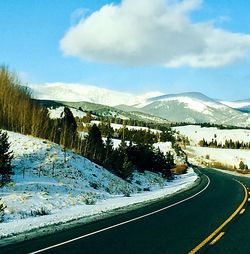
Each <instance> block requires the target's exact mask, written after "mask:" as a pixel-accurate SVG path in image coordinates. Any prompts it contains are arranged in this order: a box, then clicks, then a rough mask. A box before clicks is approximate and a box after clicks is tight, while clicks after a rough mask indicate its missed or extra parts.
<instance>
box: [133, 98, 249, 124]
mask: <svg viewBox="0 0 250 254" xmlns="http://www.w3.org/2000/svg"><path fill="white" fill-rule="evenodd" d="M136 108H138V110H141V111H143V112H145V113H149V114H152V115H156V116H159V117H162V118H165V119H168V120H170V121H174V122H190V123H204V122H207V123H217V124H226V125H236V126H249V125H250V114H247V113H243V112H240V111H238V110H235V109H233V108H231V107H228V106H227V105H224V104H222V103H219V102H218V101H216V100H213V99H211V98H209V97H207V96H205V95H203V94H201V93H181V94H170V95H163V96H158V97H154V98H149V99H147V100H145V101H144V102H143V103H141V104H137V105H136Z"/></svg>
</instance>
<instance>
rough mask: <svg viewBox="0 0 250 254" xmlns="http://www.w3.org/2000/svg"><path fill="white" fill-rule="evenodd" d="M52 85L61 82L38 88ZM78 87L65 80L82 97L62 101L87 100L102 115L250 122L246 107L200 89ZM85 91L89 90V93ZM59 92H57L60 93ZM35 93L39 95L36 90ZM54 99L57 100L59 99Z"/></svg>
mask: <svg viewBox="0 0 250 254" xmlns="http://www.w3.org/2000/svg"><path fill="white" fill-rule="evenodd" d="M39 87H41V86H37V87H36V89H35V90H34V91H35V94H36V91H37V89H38V90H39ZM51 87H52V91H51ZM54 87H57V89H58V88H61V83H55V84H52V85H50V84H47V86H45V87H43V90H42V92H41V91H40V95H41V94H43V96H45V95H46V94H49V95H50V96H51V97H53V96H54V92H55V90H53V88H54ZM78 88H79V85H75V86H74V85H72V87H71V86H70V84H68V85H67V86H66V90H67V91H68V90H70V89H73V90H72V91H73V92H72V94H73V95H74V94H76V96H78V97H77V98H84V99H86V100H84V101H78V102H76V101H75V102H67V103H66V102H65V100H62V101H64V104H68V105H69V104H70V105H71V106H73V107H75V106H76V105H75V106H74V104H77V105H78V106H77V107H79V105H80V104H81V103H85V104H86V103H89V105H91V106H92V107H91V110H98V111H99V112H101V114H103V115H105V116H109V115H110V116H112V115H113V114H114V115H116V116H117V115H119V114H121V115H126V114H125V112H127V113H128V114H130V112H134V113H136V114H138V115H139V114H148V116H150V117H151V118H152V119H153V118H154V117H156V118H161V119H166V120H168V121H171V122H189V123H212V124H224V125H232V126H242V127H249V126H250V113H249V112H250V110H249V111H248V108H245V109H244V108H241V107H239V108H237V107H236V106H237V105H236V104H237V102H231V104H230V103H226V101H221V100H216V99H212V98H210V97H208V96H206V95H204V94H202V93H200V92H186V93H179V94H162V93H160V92H152V93H146V94H142V95H132V94H128V93H121V92H117V91H112V90H108V89H103V88H100V89H99V88H97V87H94V88H93V89H94V90H91V89H90V88H89V86H87V90H88V89H90V90H88V91H87V92H86V94H84V95H82V94H81V93H82V92H83V91H84V89H86V86H83V87H82V88H81V89H80V90H79V89H78ZM77 89H78V90H77ZM56 91H57V90H56ZM93 91H95V92H93ZM62 93H63V96H64V98H69V99H70V98H72V97H71V96H72V94H71V95H69V97H67V96H68V94H67V93H66V94H65V90H63V89H62V91H61V94H62ZM89 93H91V96H90V95H89ZM61 94H59V95H57V96H60V95H61ZM36 95H37V96H38V97H39V93H37V94H36ZM152 95H153V96H152ZM88 96H90V97H88ZM119 96H121V97H119ZM56 98H58V97H56ZM54 100H55V101H57V102H60V101H61V100H56V99H54ZM66 101H67V100H66ZM100 101H101V103H100ZM247 101H248V100H244V102H242V101H241V102H238V103H245V104H246V105H247V107H248V104H247V103H248V102H247ZM223 102H224V103H223ZM91 103H92V104H91ZM85 104H84V105H85ZM245 104H244V105H245ZM241 105H243V104H241ZM100 107H101V108H100ZM249 108H250V105H249ZM86 110H87V109H86ZM88 110H90V109H88ZM128 117H131V116H128Z"/></svg>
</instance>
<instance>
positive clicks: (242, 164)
mask: <svg viewBox="0 0 250 254" xmlns="http://www.w3.org/2000/svg"><path fill="white" fill-rule="evenodd" d="M239 168H240V169H241V170H244V169H245V164H244V162H243V161H240V164H239Z"/></svg>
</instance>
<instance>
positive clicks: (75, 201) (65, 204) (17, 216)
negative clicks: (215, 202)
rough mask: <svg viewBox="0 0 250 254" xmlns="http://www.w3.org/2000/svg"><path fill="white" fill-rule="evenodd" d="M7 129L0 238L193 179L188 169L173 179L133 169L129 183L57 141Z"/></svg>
mask: <svg viewBox="0 0 250 254" xmlns="http://www.w3.org/2000/svg"><path fill="white" fill-rule="evenodd" d="M8 134H9V137H10V142H11V149H12V150H13V151H14V162H13V164H14V166H15V168H14V171H15V175H14V176H13V178H12V179H13V181H12V182H10V183H9V184H8V185H7V186H5V187H2V188H0V197H2V202H3V203H4V204H5V205H7V208H6V211H5V215H4V217H3V222H2V223H0V238H3V237H7V236H11V235H15V234H18V233H21V232H25V231H28V230H31V229H38V228H42V227H44V226H48V225H53V224H62V223H64V222H68V221H72V220H75V219H79V218H82V217H89V216H93V215H100V214H105V213H108V212H110V211H112V210H114V209H117V208H121V207H127V206H129V205H133V204H138V203H143V202H147V201H149V200H155V199H158V198H162V197H164V196H168V195H171V194H173V193H175V192H177V191H180V190H183V189H186V188H188V187H190V186H191V185H193V184H194V182H195V180H196V179H197V175H196V174H195V173H194V172H193V170H192V169H189V170H188V173H187V174H185V175H181V176H176V179H175V180H174V181H172V182H168V181H166V180H165V179H163V178H162V177H161V176H160V175H158V174H154V173H151V172H145V173H143V174H141V173H138V172H137V173H134V175H133V177H132V179H131V181H130V183H129V182H126V181H124V180H122V179H120V178H119V177H117V176H115V175H113V174H111V173H110V172H109V171H107V170H106V169H104V168H102V167H100V166H98V165H96V164H94V163H92V162H90V161H89V160H87V159H86V158H84V157H81V156H79V155H77V154H74V153H73V152H71V151H69V150H68V151H66V153H64V152H63V151H62V149H61V147H60V146H59V145H56V144H53V143H51V142H48V141H44V140H41V139H37V138H33V137H30V136H23V135H21V134H17V133H13V132H8ZM161 146H162V147H164V145H163V144H161ZM165 147H169V144H166V145H165Z"/></svg>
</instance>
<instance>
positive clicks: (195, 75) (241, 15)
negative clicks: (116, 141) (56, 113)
mask: <svg viewBox="0 0 250 254" xmlns="http://www.w3.org/2000/svg"><path fill="white" fill-rule="evenodd" d="M125 1H127V2H128V3H127V5H126V6H125V4H124V6H123V7H121V5H120V4H121V2H120V1H108V0H98V1H94V0H63V1H62V0H52V1H51V0H22V1H20V0H8V1H0V31H1V33H0V49H1V53H0V62H1V63H2V64H6V65H8V66H9V67H10V69H11V70H14V71H16V72H18V73H19V74H20V76H21V78H22V80H23V81H25V82H28V83H39V84H42V83H45V82H65V83H69V82H70V83H83V84H92V85H96V86H100V87H105V88H110V89H114V90H119V91H126V92H133V93H142V92H148V91H156V90H157V91H161V92H164V93H177V92H187V91H199V92H202V93H205V94H206V95H208V96H210V97H215V98H222V99H228V100H229V99H230V100H237V99H246V98H250V89H249V81H250V58H249V52H250V43H249V41H250V39H249V35H250V25H249V24H250V16H249V15H248V12H249V9H250V2H249V1H245V0H244V1H243V0H228V1H223V0H220V1H218V0H217V1H216V0H203V1H202V2H201V1H198V0H185V1H184V2H186V3H188V5H187V6H188V7H185V6H184V7H183V6H182V5H180V2H183V1H175V2H176V6H175V7H174V8H175V9H171V12H169V13H170V14H171V15H172V13H173V12H175V11H176V15H173V17H172V19H173V20H174V21H173V22H175V19H177V20H178V21H180V20H181V24H182V25H183V27H188V29H189V30H188V29H187V31H184V30H181V33H182V34H181V37H180V38H182V39H183V38H184V41H183V43H182V42H181V43H180V45H179V46H178V48H175V45H173V44H175V42H177V44H179V41H178V40H177V41H176V40H174V38H172V37H174V36H173V34H171V35H172V36H171V38H172V39H173V40H172V39H171V40H170V42H172V44H171V45H168V43H169V41H168V39H169V37H166V36H165V35H166V34H167V33H168V32H169V31H170V28H169V26H167V22H168V21H164V22H165V23H164V25H163V28H162V27H161V28H159V26H157V25H156V24H157V23H154V25H155V26H157V27H156V28H157V33H155V32H153V34H155V36H156V37H157V39H155V40H151V39H152V38H150V36H151V34H150V32H149V33H148V34H146V33H145V31H148V30H147V29H148V27H146V28H145V27H144V26H143V24H142V21H141V19H139V18H138V15H139V17H141V16H140V15H141V12H140V11H139V9H141V8H140V6H133V4H132V2H133V1H131V0H125ZM138 1H139V0H138ZM140 1H141V3H143V1H146V2H148V3H149V2H150V1H151V2H150V3H149V4H148V9H145V10H143V11H144V13H146V12H147V11H148V10H150V14H149V16H147V17H145V20H147V21H148V22H149V24H150V25H151V23H150V18H151V17H152V16H153V15H156V13H158V11H159V10H158V9H157V8H158V7H159V6H160V4H162V2H164V0H159V1H158V0H157V1H156V0H140ZM134 2H135V1H134ZM156 2H159V6H155V5H156V4H154V3H156ZM166 2H169V1H166ZM172 2H174V1H172ZM110 3H113V6H115V7H117V8H118V9H117V8H116V9H114V8H113V9H112V8H111V9H110V10H106V11H102V12H100V11H99V10H100V8H102V7H103V6H104V5H107V4H110ZM138 3H139V2H138ZM178 3H179V5H178ZM143 6H144V5H143ZM190 6H191V7H190ZM119 7H120V9H119ZM156 7H157V8H156ZM168 7H169V6H167V7H166V10H167V8H168ZM143 8H144V7H143ZM153 8H155V9H156V10H155V12H154V13H151V10H152V9H153ZM169 8H170V7H169ZM171 8H172V7H171ZM181 8H182V9H181ZM183 8H185V10H184V11H183ZM128 10H131V14H130V12H129V11H128ZM173 10H174V11H173ZM113 12H114V15H113ZM115 12H117V13H115ZM134 12H135V14H133V13H134ZM110 13H111V14H110ZM95 14H96V15H95ZM108 14H110V15H113V16H111V17H112V18H113V20H114V21H115V23H114V24H115V25H116V24H119V25H121V27H123V26H124V24H126V18H127V20H129V22H134V23H133V24H134V27H135V28H134V30H133V29H132V30H131V27H127V30H125V31H126V33H127V34H124V33H125V32H123V33H122V32H121V29H119V28H118V30H115V29H114V31H113V27H114V24H113V23H112V22H111V24H110V22H107V23H106V21H105V18H106V16H108ZM93 15H95V18H92V16H93ZM162 15H163V16H164V17H167V20H168V12H167V11H166V12H165V13H164V12H163V13H162ZM120 16H122V18H121V17H120ZM155 17H156V16H154V19H155ZM186 17H188V21H187V22H186V21H185V18H186ZM143 18H144V17H143ZM143 18H142V19H143ZM183 18H184V21H183ZM80 19H83V21H82V27H83V26H84V29H85V30H84V31H85V32H83V33H84V34H81V33H82V31H83V30H81V31H80V32H79V31H78V30H77V29H76V28H77V24H78V23H79V22H80ZM115 19H117V20H115ZM103 20H104V21H105V22H103ZM131 20H132V21H131ZM152 20H153V19H152ZM86 21H88V23H87V22H86ZM185 22H186V23H185ZM205 23H206V24H207V23H208V24H210V25H209V27H206V28H205V29H204V33H202V32H201V30H202V29H199V31H198V32H197V31H196V30H195V29H196V28H194V27H195V26H194V25H195V24H205ZM100 24H101V25H102V30H100V31H99V30H98V29H100V28H97V30H96V31H97V33H96V34H94V35H93V34H91V31H93V27H94V26H96V25H97V27H100ZM174 24H175V23H174ZM187 25H188V26H187ZM91 26H92V27H91ZM70 27H72V28H73V30H74V31H73V32H71V33H70V32H69V29H70ZM152 27H153V25H152ZM153 28H154V27H153ZM154 29H155V28H154ZM160 29H162V30H160ZM181 29H183V28H181ZM206 29H207V30H206ZM217 29H220V31H223V32H226V33H228V34H226V36H225V41H224V40H223V39H221V38H224V37H223V33H222V34H219V35H218V36H217V35H213V34H214V31H215V30H216V31H217ZM94 31H95V30H94ZM98 31H99V32H98ZM103 31H104V32H103ZM117 31H118V32H117ZM134 31H139V32H140V34H141V37H143V36H146V37H145V38H146V39H145V40H146V41H147V39H148V40H149V41H148V44H150V46H149V47H148V48H145V50H144V49H143V47H144V41H143V40H141V38H138V39H137V37H136V36H135V38H132V37H133V35H134ZM152 31H153V30H151V32H152ZM154 31H155V30H154ZM171 32H172V30H171ZM116 33H120V34H118V35H117V34H116ZM130 33H131V34H130ZM209 33H211V36H213V37H211V36H210V35H209ZM164 34H165V35H164ZM183 34H184V35H185V36H183ZM238 34H242V35H243V37H242V38H238V37H237V35H238ZM126 35H127V37H126ZM191 35H192V36H193V35H194V36H195V37H194V43H193V45H192V38H193V37H192V36H191ZM227 35H228V36H227ZM235 35H236V37H237V38H234V37H235ZM91 36H92V37H91ZM199 36H200V37H202V39H201V38H200V37H199ZM189 37H190V38H189ZM204 37H205V38H206V41H207V40H210V39H211V38H212V41H213V44H211V45H209V46H204V41H205V40H204V41H203V38H204ZM78 38H79V40H78ZM106 38H108V42H109V45H107V43H106V42H107V40H106ZM124 38H125V39H124ZM186 38H189V40H187V41H185V40H186ZM231 39H232V40H233V41H232V43H231V42H230V40H231ZM122 40H123V41H125V42H124V45H123V41H122ZM140 40H141V41H140ZM157 40H158V41H157ZM163 40H166V44H165V45H164V44H163V43H162V42H160V41H163ZM179 40H180V39H179ZM86 41H87V42H86ZM190 41H191V42H190ZM116 42H118V44H115V43H116ZM121 42H122V43H121ZM137 43H138V44H137ZM188 43H189V44H190V45H189V46H188V47H185V48H183V46H182V44H188ZM121 44H122V45H121ZM135 44H136V46H135V48H137V49H138V47H139V48H140V52H139V53H138V52H134V51H133V50H134V49H135V48H133V50H132V51H131V52H132V53H131V52H130V51H129V50H128V49H131V47H134V45H135ZM148 44H147V45H148ZM196 44H197V50H196V48H195V47H196ZM215 44H216V45H215ZM217 44H219V46H220V47H219V46H218V48H217ZM230 44H232V45H233V46H231V45H230ZM114 45H117V48H119V49H120V51H119V50H116V46H114ZM131 45H132V46H131ZM202 45H203V46H204V47H203V46H202ZM234 45H235V46H234ZM209 47H211V48H209ZM224 47H226V48H227V51H226V52H223V54H222V55H221V56H219V57H214V54H215V53H214V52H219V53H220V51H218V49H224ZM166 48H169V51H168V50H166ZM205 48H206V50H207V48H208V55H209V56H207V54H206V55H204V57H205V60H204V61H203V60H201V61H200V60H199V56H200V54H203V51H204V50H205ZM234 48H236V49H237V50H236V51H234ZM123 49H124V50H123ZM161 50H162V52H161ZM189 50H191V51H192V57H191V58H190V59H189V58H187V57H186V56H187V52H189ZM175 51H176V53H175V54H172V52H175ZM222 51H223V50H222ZM103 52H105V53H103ZM184 54H185V55H184ZM204 54H205V53H204ZM239 54H240V56H239ZM155 55H158V57H156V58H155V59H154V56H155ZM151 56H152V57H151ZM183 56H185V58H183ZM227 56H230V59H229V60H228V61H227V62H224V61H220V58H221V59H223V58H225V59H226V57H227ZM211 57H212V60H211ZM183 59H184V60H183ZM202 59H203V58H202ZM211 61H212V62H211ZM144 63H145V64H144Z"/></svg>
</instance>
